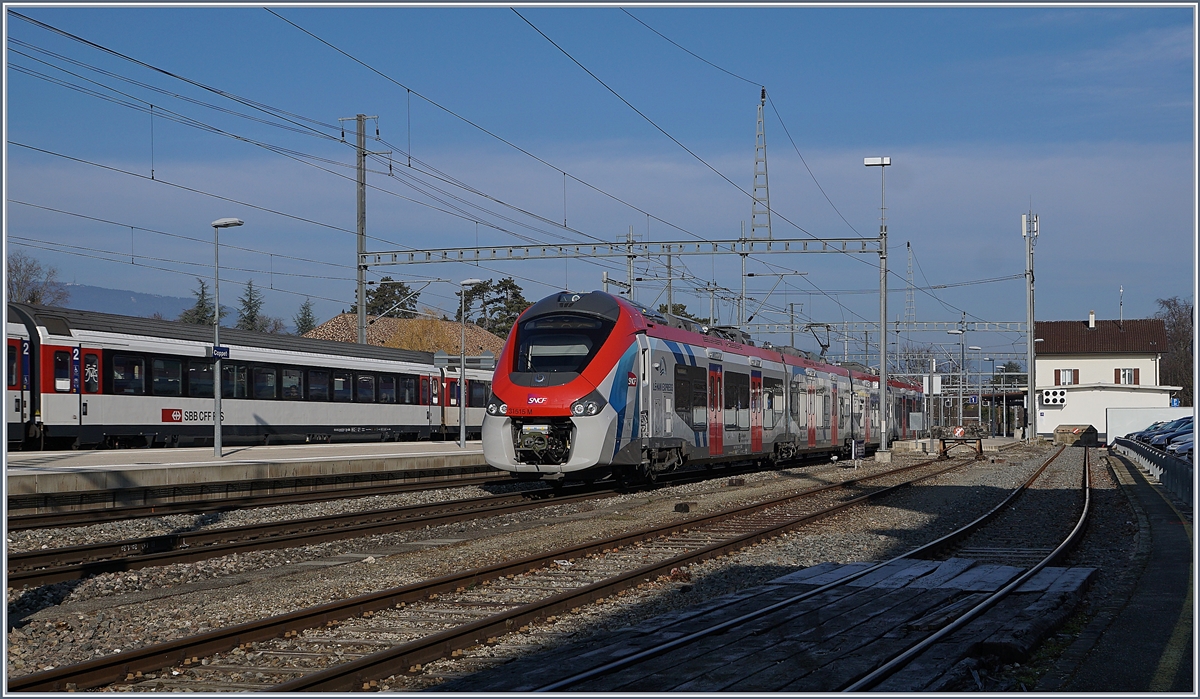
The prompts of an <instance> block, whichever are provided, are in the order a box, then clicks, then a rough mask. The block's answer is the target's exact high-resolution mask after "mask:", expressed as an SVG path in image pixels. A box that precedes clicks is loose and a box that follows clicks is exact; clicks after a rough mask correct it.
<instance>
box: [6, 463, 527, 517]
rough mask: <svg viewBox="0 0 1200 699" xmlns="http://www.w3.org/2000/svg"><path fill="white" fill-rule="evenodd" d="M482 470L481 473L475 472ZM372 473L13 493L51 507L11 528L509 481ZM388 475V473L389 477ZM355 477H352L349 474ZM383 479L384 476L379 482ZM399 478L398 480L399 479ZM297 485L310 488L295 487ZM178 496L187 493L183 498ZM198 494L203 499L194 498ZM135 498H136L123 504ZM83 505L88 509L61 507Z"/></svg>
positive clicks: (27, 504)
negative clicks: (356, 480) (357, 480)
mask: <svg viewBox="0 0 1200 699" xmlns="http://www.w3.org/2000/svg"><path fill="white" fill-rule="evenodd" d="M475 473H482V474H483V475H472V474H475ZM356 475H357V476H359V477H360V479H367V478H370V481H371V482H369V483H367V484H365V485H339V484H340V483H343V482H345V481H346V480H348V479H349V478H348V477H344V476H343V477H333V476H329V477H310V478H302V479H298V478H288V479H278V480H274V481H250V482H244V481H238V482H222V483H215V484H213V483H197V484H190V485H186V486H183V485H181V486H170V487H158V488H135V489H129V488H122V489H113V490H102V491H94V492H89V493H62V494H57V493H56V494H43V495H36V496H31V495H24V496H12V497H9V499H8V509H9V511H10V512H12V511H13V510H21V509H33V508H40V509H52V510H53V511H50V512H38V513H35V514H18V515H12V514H10V515H9V516H8V530H9V531H22V530H26V529H47V528H59V527H82V526H87V525H91V524H100V523H103V522H116V521H120V520H125V519H140V518H146V517H162V516H166V515H200V514H211V513H217V512H229V511H232V510H242V509H252V508H261V507H274V506H277V505H294V504H306V503H313V502H326V501H329V500H340V499H348V498H361V497H370V496H374V495H392V494H395V493H406V492H412V491H415V490H429V489H433V488H459V487H466V486H478V485H487V484H489V483H496V482H509V481H511V479H510V478H509V477H508V476H507V474H505V473H503V472H500V471H497V470H496V469H493V468H491V467H490V466H489V467H478V468H471V469H466V468H454V469H440V470H439V473H437V474H431V473H429V472H427V471H418V472H413V473H412V475H406V474H404V473H403V472H399V473H396V472H386V473H384V474H382V475H381V474H356ZM384 476H387V477H386V478H385V477H384ZM349 480H354V479H349ZM376 481H383V482H376ZM397 481H399V482H397ZM279 489H287V490H290V491H292V492H284V493H275V492H273V493H271V494H266V495H230V493H240V492H254V491H264V490H271V491H274V490H279ZM297 489H306V490H301V491H299V492H297ZM178 498H188V499H185V500H180V499H178ZM195 498H200V499H195ZM131 502H136V503H138V504H121V503H131ZM65 507H82V508H84V509H60V508H65Z"/></svg>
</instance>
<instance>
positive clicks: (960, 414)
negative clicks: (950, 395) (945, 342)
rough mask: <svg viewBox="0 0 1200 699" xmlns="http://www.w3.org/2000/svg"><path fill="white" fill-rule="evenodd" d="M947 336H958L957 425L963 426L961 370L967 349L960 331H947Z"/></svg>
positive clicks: (962, 333)
mask: <svg viewBox="0 0 1200 699" xmlns="http://www.w3.org/2000/svg"><path fill="white" fill-rule="evenodd" d="M946 334H947V335H958V424H960V425H961V424H963V369H964V367H965V365H966V357H967V347H966V344H965V343H964V342H963V338H964V336H965V333H964V332H963V331H962V329H955V330H947V331H946Z"/></svg>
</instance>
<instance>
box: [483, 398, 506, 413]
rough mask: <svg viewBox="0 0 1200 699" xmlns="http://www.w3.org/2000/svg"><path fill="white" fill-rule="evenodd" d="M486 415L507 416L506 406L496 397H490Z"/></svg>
mask: <svg viewBox="0 0 1200 699" xmlns="http://www.w3.org/2000/svg"><path fill="white" fill-rule="evenodd" d="M487 414H488V415H508V406H507V405H505V404H504V402H503V401H501V400H500V399H499V398H497V397H496V396H494V395H493V396H490V397H489V398H488V404H487Z"/></svg>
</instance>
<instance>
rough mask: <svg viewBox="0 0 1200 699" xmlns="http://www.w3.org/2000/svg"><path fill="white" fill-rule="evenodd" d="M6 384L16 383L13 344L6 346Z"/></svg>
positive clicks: (14, 348)
mask: <svg viewBox="0 0 1200 699" xmlns="http://www.w3.org/2000/svg"><path fill="white" fill-rule="evenodd" d="M8 385H9V387H10V388H11V387H13V386H16V385H17V348H16V347H14V346H13V345H9V346H8Z"/></svg>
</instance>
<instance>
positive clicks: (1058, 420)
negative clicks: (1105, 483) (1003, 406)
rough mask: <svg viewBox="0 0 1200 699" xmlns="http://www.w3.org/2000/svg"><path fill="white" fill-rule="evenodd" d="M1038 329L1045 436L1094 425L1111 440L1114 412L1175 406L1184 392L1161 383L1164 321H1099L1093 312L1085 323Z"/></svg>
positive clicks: (1041, 324)
mask: <svg viewBox="0 0 1200 699" xmlns="http://www.w3.org/2000/svg"><path fill="white" fill-rule="evenodd" d="M1034 330H1035V333H1036V338H1035V343H1034V363H1035V371H1036V380H1037V385H1036V387H1035V388H1036V397H1037V403H1038V405H1037V410H1038V414H1037V431H1038V434H1039V435H1042V436H1046V437H1050V436H1052V435H1053V433H1054V428H1056V427H1058V426H1059V425H1092V426H1094V427H1095V428H1096V432H1097V433H1098V436H1099V438H1100V439H1102V440H1105V439H1108V425H1107V417H1106V416H1107V414H1108V409H1109V408H1169V407H1170V406H1171V393H1172V392H1173V391H1178V390H1180V389H1181V387H1180V386H1163V385H1161V384H1160V379H1159V376H1160V374H1159V363H1160V360H1161V359H1162V356H1163V355H1164V354H1165V353H1166V352H1167V349H1168V348H1167V330H1166V325H1165V324H1164V323H1163V321H1161V320H1158V319H1154V318H1151V319H1141V320H1096V314H1095V313H1094V312H1092V313H1090V314H1089V315H1088V319H1087V320H1085V321H1074V320H1057V321H1038V322H1037V323H1036V324H1035V327H1034ZM1115 436H1120V435H1115Z"/></svg>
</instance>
